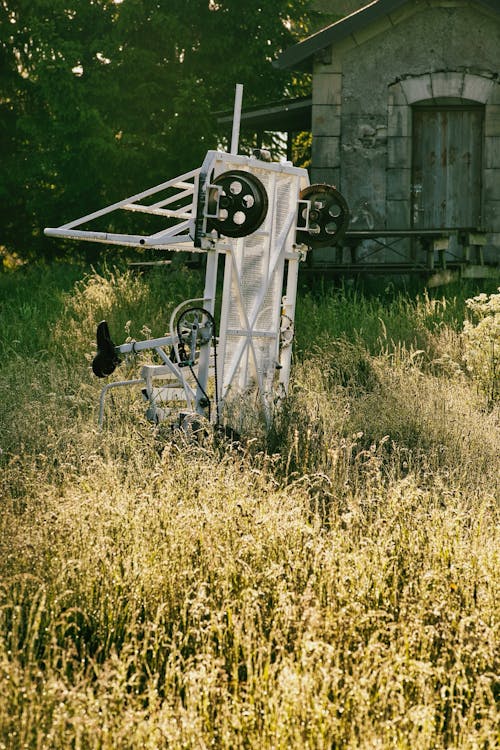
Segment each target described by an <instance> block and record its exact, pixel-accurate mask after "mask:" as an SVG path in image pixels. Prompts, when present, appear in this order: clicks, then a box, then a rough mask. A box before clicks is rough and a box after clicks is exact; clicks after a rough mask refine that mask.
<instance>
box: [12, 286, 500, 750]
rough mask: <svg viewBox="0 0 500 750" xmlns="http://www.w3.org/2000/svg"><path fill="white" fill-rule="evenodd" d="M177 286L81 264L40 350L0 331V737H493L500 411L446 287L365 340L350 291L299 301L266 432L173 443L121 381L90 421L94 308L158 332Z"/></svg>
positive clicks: (377, 742) (297, 743) (453, 743)
mask: <svg viewBox="0 0 500 750" xmlns="http://www.w3.org/2000/svg"><path fill="white" fill-rule="evenodd" d="M176 284H179V286H180V287H181V288H180V289H179V290H176V289H175V286H176ZM192 284H195V280H193V279H190V278H187V277H184V276H182V277H181V279H180V280H179V279H174V280H173V283H172V284H171V286H170V287H169V288H167V289H166V290H165V289H164V288H163V289H162V287H165V284H164V283H162V285H160V284H156V282H155V281H154V280H153V281H151V282H150V283H146V282H145V281H144V280H140V279H139V280H138V279H135V280H134V279H131V278H129V277H128V276H127V275H123V274H120V273H118V272H116V273H115V274H114V275H110V274H103V275H102V276H97V275H92V276H90V277H89V278H88V279H87V280H86V281H85V282H83V283H81V284H79V285H78V286H77V288H76V289H74V290H73V291H72V292H70V293H69V294H68V296H66V297H65V298H64V299H62V300H61V302H60V305H61V307H60V308H59V309H56V308H54V309H53V311H52V313H51V315H52V317H51V316H49V315H47V316H46V335H45V339H44V342H43V343H44V346H43V351H44V352H45V353H44V354H43V355H41V354H40V353H39V352H40V351H41V349H42V347H41V346H40V342H33V343H32V345H31V348H30V343H29V342H26V343H25V344H23V345H22V352H21V353H20V352H14V353H13V352H11V351H10V350H9V341H8V339H9V337H10V338H15V337H14V335H13V331H12V329H10V328H9V326H7V327H5V326H4V328H3V330H4V332H5V336H3V340H2V345H3V351H4V352H6V354H4V364H3V368H2V373H1V375H0V396H1V399H0V403H1V406H0V410H1V414H0V418H1V424H2V433H1V435H2V437H1V439H0V447H1V448H2V450H3V453H2V454H1V456H0V462H1V475H0V476H1V479H0V482H1V484H0V488H1V492H2V514H1V517H0V524H1V529H0V748H6V749H7V748H8V750H18V749H19V750H21V748H37V749H38V748H40V749H43V750H45V749H49V748H50V750H52V748H54V750H59V749H61V750H63V749H64V750H66V749H67V748H81V749H82V750H84V749H85V750H87V748H88V749H90V748H92V749H93V748H96V749H97V748H99V749H101V748H102V749H103V750H104V749H106V750H108V749H109V750H111V749H113V750H115V749H116V748H120V749H122V748H123V749H125V748H130V749H131V750H132V749H133V750H135V749H136V748H150V749H151V750H153V749H154V750H156V749H157V748H169V749H170V748H179V750H180V749H181V748H182V749H183V750H184V748H197V749H199V748H210V747H215V748H221V749H224V748H227V749H229V748H231V750H233V749H236V748H242V749H243V748H245V749H249V750H250V749H252V748H255V750H257V749H258V750H266V749H269V750H271V748H272V749H273V750H281V748H287V749H289V748H300V749H301V750H302V748H307V749H311V750H312V749H314V750H316V749H318V750H319V749H320V748H321V749H322V748H325V749H326V748H328V750H334V749H335V748H353V749H354V748H366V749H368V748H370V750H372V749H375V748H384V749H385V748H398V749H399V748H412V749H413V748H418V749H419V750H420V749H422V750H425V749H427V748H428V749H429V750H431V748H432V749H433V750H434V749H438V748H464V749H465V748H470V749H471V750H472V748H474V749H475V748H484V749H488V750H492V749H493V748H495V747H497V746H498V745H499V743H500V736H499V730H498V726H499V718H500V716H499V710H498V708H499V699H500V678H499V672H500V663H499V655H500V654H499V620H498V601H499V594H500V585H499V584H500V575H499V571H500V560H499V550H500V543H499V542H500V539H499V537H500V534H499V524H498V521H499V515H498V478H499V476H500V458H499V451H498V445H499V433H500V430H499V423H498V412H496V411H495V410H490V411H488V412H487V411H486V410H485V409H484V403H483V402H482V401H481V399H480V396H479V395H478V393H477V390H476V388H475V387H474V384H472V383H471V382H470V381H469V380H468V379H467V377H466V376H465V374H464V372H463V368H462V365H461V353H460V336H459V333H458V327H457V326H456V325H454V323H453V320H445V318H446V310H444V306H445V303H444V302H443V303H442V305H441V311H440V310H439V309H436V305H435V304H434V303H433V302H432V301H430V300H427V301H425V300H423V299H420V300H419V301H418V300H417V301H413V302H411V300H408V301H407V302H406V303H405V305H406V317H404V316H403V315H402V312H401V309H402V307H401V305H402V303H401V302H400V303H398V304H399V310H400V313H399V314H400V315H401V323H400V324H399V323H398V325H399V326H400V329H401V330H402V331H403V330H404V331H405V334H404V336H403V335H401V338H397V336H396V334H394V335H393V333H392V332H390V331H389V330H388V328H389V326H388V325H387V323H386V322H384V325H385V326H386V331H385V334H384V331H383V329H382V328H381V325H380V323H379V324H378V326H377V328H375V327H374V328H373V331H372V333H373V335H372V338H371V340H370V341H369V342H368V343H369V346H368V343H367V344H366V345H365V344H364V343H363V333H362V331H361V330H360V329H361V328H362V327H363V323H362V320H361V317H362V316H361V312H362V310H363V305H366V306H367V307H368V305H369V303H368V302H367V301H366V300H363V299H358V300H354V301H352V311H351V312H352V315H351V317H350V320H351V321H352V320H353V319H354V318H355V316H356V315H358V316H360V317H359V319H358V320H359V323H360V325H359V326H358V327H357V328H356V330H357V332H358V335H356V333H354V334H353V333H352V332H350V333H349V336H348V337H347V335H346V334H347V333H348V332H347V331H341V330H339V329H338V328H337V329H336V328H335V327H334V325H333V323H332V322H331V320H332V318H331V316H332V305H334V304H335V301H334V297H333V296H332V297H330V298H329V297H328V296H325V297H324V298H323V299H320V300H317V301H314V300H312V299H306V300H304V305H305V307H306V308H307V309H308V312H309V313H312V312H314V314H315V315H316V320H317V321H318V322H319V324H320V325H321V321H323V322H324V327H323V328H322V329H321V330H320V331H318V335H317V337H316V339H314V337H313V336H312V335H308V337H307V346H309V348H307V346H306V345H305V344H301V343H300V342H299V348H298V350H299V353H300V356H299V357H298V359H297V361H296V363H295V366H294V374H293V384H292V389H291V394H290V398H289V401H288V403H287V408H286V410H285V412H284V413H283V415H282V417H281V418H280V419H278V420H277V421H276V424H275V426H274V429H273V431H272V433H271V434H270V436H269V438H268V441H267V443H263V442H259V441H257V440H255V441H252V440H250V441H248V443H247V444H246V445H244V446H239V447H237V446H227V447H226V449H224V446H221V445H220V444H219V443H217V442H216V441H213V442H212V441H211V440H210V439H208V440H207V441H206V443H205V444H203V445H193V444H189V443H187V442H185V441H183V440H182V439H181V438H179V437H174V436H172V435H170V434H168V432H166V431H160V432H155V431H154V430H153V429H152V428H151V426H150V425H149V424H148V423H147V422H146V421H145V420H144V418H143V416H142V413H141V410H142V407H141V406H140V405H139V406H136V404H135V402H134V401H133V400H132V398H128V397H127V398H126V399H125V401H124V402H123V404H122V406H123V407H124V409H123V411H122V413H121V414H120V415H115V416H114V417H113V418H112V419H111V424H112V429H109V430H104V431H103V432H101V433H100V432H98V431H97V430H96V427H95V412H96V399H97V394H98V389H99V384H97V383H96V382H95V381H93V380H92V378H91V376H90V374H89V372H88V364H87V363H85V360H84V358H83V353H84V352H86V351H87V352H90V351H91V346H90V345H89V344H90V340H91V338H92V336H93V326H94V323H95V321H96V320H98V319H100V318H101V317H107V318H108V320H110V321H111V323H112V325H111V328H112V331H113V329H115V330H118V331H120V329H121V330H122V332H123V330H125V327H126V326H127V322H128V321H129V320H131V321H132V322H131V324H130V326H128V328H130V327H132V328H133V327H134V326H135V327H136V328H137V329H138V331H137V332H135V333H133V334H132V335H136V336H138V335H139V332H140V326H142V325H143V324H144V323H146V324H147V325H148V326H149V327H150V328H151V329H152V331H153V335H158V334H161V333H163V330H164V329H163V330H161V325H164V323H162V320H163V321H164V320H165V315H166V313H165V311H164V309H163V308H162V306H161V304H159V303H158V300H159V299H161V297H160V291H162V292H163V293H164V294H165V297H168V295H169V294H170V295H171V296H172V305H173V304H174V303H175V301H176V300H175V299H174V296H175V294H179V295H180V296H181V298H182V297H183V296H189V290H190V288H191V286H190V285H192ZM167 286H168V285H167ZM37 304H38V306H39V309H40V304H41V303H40V301H39V300H38V302H37ZM313 308H314V309H313ZM431 308H432V309H431ZM360 310H361V312H360ZM426 311H427V312H426ZM429 312H432V316H434V317H432V319H431V322H430V323H429V315H428V313H429ZM378 313H379V317H380V318H382V320H384V315H387V317H386V321H387V320H388V319H390V317H391V314H390V313H391V311H390V309H389V308H383V306H382V305H380V304H379V307H378ZM9 314H11V313H9ZM440 315H441V321H440V319H439V318H440ZM412 316H413V328H412ZM393 317H394V316H393ZM452 317H453V316H452ZM9 319H10V318H9ZM346 319H347V316H346ZM12 320H15V316H12ZM372 320H373V310H371V312H370V315H369V316H367V317H366V319H365V324H364V325H365V326H366V328H367V329H368V328H369V327H370V326H371V325H372ZM38 325H39V326H40V325H41V323H40V321H38ZM325 331H328V335H326V334H325ZM118 335H119V334H118ZM370 335H371V334H370ZM367 337H368V338H369V336H368V334H367ZM417 339H418V340H417Z"/></svg>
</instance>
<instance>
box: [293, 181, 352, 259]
mask: <svg viewBox="0 0 500 750" xmlns="http://www.w3.org/2000/svg"><path fill="white" fill-rule="evenodd" d="M300 200H301V201H309V204H310V205H309V207H308V206H306V205H304V204H303V203H299V216H298V221H297V242H302V243H303V244H304V245H309V247H321V246H328V245H336V244H337V243H338V242H339V241H340V240H341V239H342V237H343V236H344V234H345V232H346V230H347V225H348V223H349V207H348V205H347V202H346V200H345V198H344V196H343V195H342V194H341V193H340V192H339V191H338V190H337V189H336V188H334V187H333V185H309V186H308V187H306V188H304V190H302V191H301V193H300Z"/></svg>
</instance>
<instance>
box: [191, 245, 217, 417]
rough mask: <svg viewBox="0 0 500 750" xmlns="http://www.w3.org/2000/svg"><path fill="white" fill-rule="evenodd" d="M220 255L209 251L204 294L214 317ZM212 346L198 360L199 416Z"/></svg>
mask: <svg viewBox="0 0 500 750" xmlns="http://www.w3.org/2000/svg"><path fill="white" fill-rule="evenodd" d="M218 263H219V254H218V252H217V250H209V251H208V253H207V267H206V271H205V291H204V294H203V306H204V307H205V309H206V310H208V312H209V313H210V314H211V315H213V314H214V312H215V293H216V288H217V267H218ZM210 352H211V344H206V345H205V346H202V347H200V355H199V359H198V388H197V390H196V411H197V412H198V414H204V413H205V407H203V406H200V402H203V400H204V398H205V395H206V393H207V388H208V375H209V367H210ZM218 417H219V415H218V414H216V413H215V411H214V412H213V413H212V419H213V420H214V421H216V420H217V419H218Z"/></svg>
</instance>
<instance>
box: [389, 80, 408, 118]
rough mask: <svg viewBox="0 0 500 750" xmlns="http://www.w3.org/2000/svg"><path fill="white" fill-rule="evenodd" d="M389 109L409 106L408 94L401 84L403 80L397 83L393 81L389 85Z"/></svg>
mask: <svg viewBox="0 0 500 750" xmlns="http://www.w3.org/2000/svg"><path fill="white" fill-rule="evenodd" d="M388 102H389V111H390V110H391V107H403V106H407V104H408V102H407V101H406V94H405V92H404V89H403V87H402V86H401V82H400V81H398V82H397V83H393V84H391V85H390V86H389V99H388Z"/></svg>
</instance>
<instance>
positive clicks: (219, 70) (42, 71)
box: [0, 0, 310, 256]
mask: <svg viewBox="0 0 500 750" xmlns="http://www.w3.org/2000/svg"><path fill="white" fill-rule="evenodd" d="M309 6H310V0H266V2H262V0H260V1H259V0H246V1H245V2H244V3H242V2H241V0H122V1H119V0H0V61H1V65H0V139H1V141H0V146H1V148H2V154H3V157H2V160H3V166H4V169H3V170H2V172H1V173H0V198H1V200H0V220H1V226H2V227H3V232H2V235H1V236H0V248H1V247H2V246H3V247H4V248H7V249H8V250H9V251H11V252H12V251H17V252H18V253H19V254H21V255H24V256H33V255H41V254H47V255H50V254H54V253H58V252H61V247H62V246H61V244H60V243H56V242H52V241H50V240H48V239H47V238H44V237H43V235H42V228H43V226H47V225H49V226H57V225H58V224H60V223H62V222H63V221H69V220H70V219H73V218H76V217H78V216H82V215H84V214H86V213H87V212H90V211H93V210H95V209H96V208H100V207H103V206H105V205H107V204H108V203H110V202H112V201H115V200H117V199H120V198H123V197H125V196H126V195H129V194H131V193H134V192H136V191H138V190H141V189H144V188H146V187H149V186H151V185H154V184H155V183H157V182H160V181H162V180H164V179H167V178H168V177H171V176H175V175H176V174H179V173H180V172H183V171H186V170H189V169H192V168H194V167H196V166H198V165H199V164H200V163H201V160H202V158H203V156H204V154H205V152H206V151H207V150H208V149H209V148H214V147H216V146H217V144H219V143H224V138H225V137H226V135H227V134H226V133H224V132H219V129H218V126H217V122H216V118H215V117H214V114H213V113H214V112H216V111H220V110H224V109H229V110H230V109H231V108H232V105H233V98H234V87H235V83H236V82H241V83H243V84H244V86H245V93H244V104H246V105H248V104H254V103H263V102H265V101H269V100H276V99H280V98H282V97H285V96H290V95H291V96H293V95H297V94H300V93H303V92H304V86H307V80H304V79H302V78H297V77H296V76H293V75H292V74H290V73H288V72H283V71H278V70H276V69H275V68H274V67H273V60H274V59H275V58H276V57H277V55H278V54H279V52H280V51H281V50H283V49H285V48H286V47H288V46H289V45H291V44H293V43H294V42H295V41H296V40H297V39H298V38H300V37H303V36H304V35H305V33H306V32H307V29H308V23H309Z"/></svg>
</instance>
